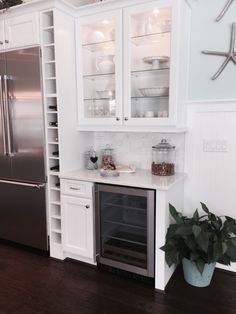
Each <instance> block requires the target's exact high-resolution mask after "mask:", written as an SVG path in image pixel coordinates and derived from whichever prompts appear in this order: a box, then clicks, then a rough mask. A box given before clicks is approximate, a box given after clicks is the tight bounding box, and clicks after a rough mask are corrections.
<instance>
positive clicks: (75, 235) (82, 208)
mask: <svg viewBox="0 0 236 314" xmlns="http://www.w3.org/2000/svg"><path fill="white" fill-rule="evenodd" d="M75 183H77V182H75ZM87 184H89V185H92V184H91V183H87ZM69 185H71V191H73V192H74V194H75V192H76V190H75V189H77V188H75V187H74V184H71V181H68V182H67V181H64V180H62V193H63V191H64V189H63V187H64V186H66V187H68V186H69ZM91 190H92V189H91ZM77 191H78V195H80V189H79V188H78V189H77ZM61 205H62V217H61V218H62V249H63V253H64V256H65V257H71V258H74V259H77V260H80V261H84V262H89V263H91V264H94V260H95V248H94V210H93V200H92V194H91V196H90V198H85V197H84V198H82V197H78V196H76V195H75V196H71V195H70V194H69V193H68V194H67V195H66V194H62V197H61Z"/></svg>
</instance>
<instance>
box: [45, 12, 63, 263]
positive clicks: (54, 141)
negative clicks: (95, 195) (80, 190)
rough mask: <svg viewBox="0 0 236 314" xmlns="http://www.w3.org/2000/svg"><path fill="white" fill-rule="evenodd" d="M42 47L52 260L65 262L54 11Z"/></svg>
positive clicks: (51, 13) (46, 21) (46, 16)
mask: <svg viewBox="0 0 236 314" xmlns="http://www.w3.org/2000/svg"><path fill="white" fill-rule="evenodd" d="M41 43H42V63H43V69H42V71H43V80H44V106H45V110H44V111H45V124H46V127H45V129H46V155H47V173H48V190H47V192H48V195H47V200H48V201H47V203H48V222H49V238H50V256H52V257H55V258H58V259H63V253H62V244H61V238H62V231H61V199H60V177H59V175H60V142H59V133H58V128H59V125H58V113H59V107H58V97H57V80H56V59H55V40H54V11H53V10H50V11H45V12H42V14H41Z"/></svg>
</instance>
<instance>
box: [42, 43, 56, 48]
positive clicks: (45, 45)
mask: <svg viewBox="0 0 236 314" xmlns="http://www.w3.org/2000/svg"><path fill="white" fill-rule="evenodd" d="M54 45H55V44H54V43H50V44H44V45H43V46H44V47H53V46H54Z"/></svg>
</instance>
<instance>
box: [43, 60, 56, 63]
mask: <svg viewBox="0 0 236 314" xmlns="http://www.w3.org/2000/svg"><path fill="white" fill-rule="evenodd" d="M55 62H56V61H55V60H48V61H44V63H45V64H51V63H55Z"/></svg>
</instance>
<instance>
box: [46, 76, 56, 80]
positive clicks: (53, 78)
mask: <svg viewBox="0 0 236 314" xmlns="http://www.w3.org/2000/svg"><path fill="white" fill-rule="evenodd" d="M55 79H56V77H55V76H50V77H45V81H49V80H55Z"/></svg>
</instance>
